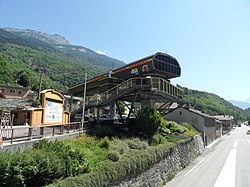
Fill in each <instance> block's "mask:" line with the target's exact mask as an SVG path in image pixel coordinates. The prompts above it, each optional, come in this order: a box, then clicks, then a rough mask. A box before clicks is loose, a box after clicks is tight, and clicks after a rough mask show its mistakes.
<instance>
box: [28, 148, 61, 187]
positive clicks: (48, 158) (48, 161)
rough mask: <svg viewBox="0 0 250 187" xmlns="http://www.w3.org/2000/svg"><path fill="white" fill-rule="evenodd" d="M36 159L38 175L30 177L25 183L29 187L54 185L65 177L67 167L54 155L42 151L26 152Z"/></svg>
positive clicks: (34, 174)
mask: <svg viewBox="0 0 250 187" xmlns="http://www.w3.org/2000/svg"><path fill="white" fill-rule="evenodd" d="M24 154H28V155H30V156H32V157H33V158H34V161H35V163H36V164H35V166H36V168H37V171H36V173H33V175H30V177H29V178H27V181H26V182H25V183H26V184H27V185H28V186H43V185H46V184H50V183H52V182H53V181H54V180H55V179H59V178H61V177H62V176H63V175H64V171H65V168H64V167H65V165H64V164H63V162H62V160H61V159H59V158H58V157H57V156H56V155H55V154H54V153H51V152H47V151H44V150H40V149H37V150H36V149H33V150H28V151H26V152H24Z"/></svg>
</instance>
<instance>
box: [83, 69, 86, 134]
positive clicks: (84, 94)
mask: <svg viewBox="0 0 250 187" xmlns="http://www.w3.org/2000/svg"><path fill="white" fill-rule="evenodd" d="M86 83H87V73H85V82H84V90H83V104H82V130H83V124H84V115H85V114H84V111H85V101H86V87H87V84H86Z"/></svg>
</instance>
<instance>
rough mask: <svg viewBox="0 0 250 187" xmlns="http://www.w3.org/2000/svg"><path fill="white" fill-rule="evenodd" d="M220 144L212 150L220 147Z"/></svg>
mask: <svg viewBox="0 0 250 187" xmlns="http://www.w3.org/2000/svg"><path fill="white" fill-rule="evenodd" d="M221 144H222V142H221V143H219V145H217V146H216V147H215V148H214V149H217V148H218V147H219V146H220V145H221Z"/></svg>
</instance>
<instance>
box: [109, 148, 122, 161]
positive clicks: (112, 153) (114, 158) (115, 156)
mask: <svg viewBox="0 0 250 187" xmlns="http://www.w3.org/2000/svg"><path fill="white" fill-rule="evenodd" d="M108 159H109V160H112V161H113V162H117V161H118V160H119V159H120V154H119V152H118V151H110V152H109V153H108Z"/></svg>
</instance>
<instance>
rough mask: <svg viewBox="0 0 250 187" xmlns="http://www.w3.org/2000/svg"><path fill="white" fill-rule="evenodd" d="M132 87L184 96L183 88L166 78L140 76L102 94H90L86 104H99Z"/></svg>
mask: <svg viewBox="0 0 250 187" xmlns="http://www.w3.org/2000/svg"><path fill="white" fill-rule="evenodd" d="M132 89H141V90H147V91H148V90H150V91H151V92H155V93H156V92H157V93H158V92H162V93H165V94H167V95H168V96H171V97H174V98H179V97H181V96H182V88H181V87H180V86H178V85H177V86H174V85H172V84H170V83H169V82H168V81H167V80H165V79H162V78H157V77H140V78H131V79H128V80H126V81H124V82H123V83H121V84H119V85H117V86H115V87H113V88H111V89H109V90H107V91H106V92H104V93H102V94H100V95H99V94H96V95H94V96H88V97H87V98H86V106H98V105H100V104H102V103H105V102H107V101H109V100H112V99H114V98H115V97H117V96H119V95H124V94H126V93H127V92H128V91H129V90H132Z"/></svg>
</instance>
